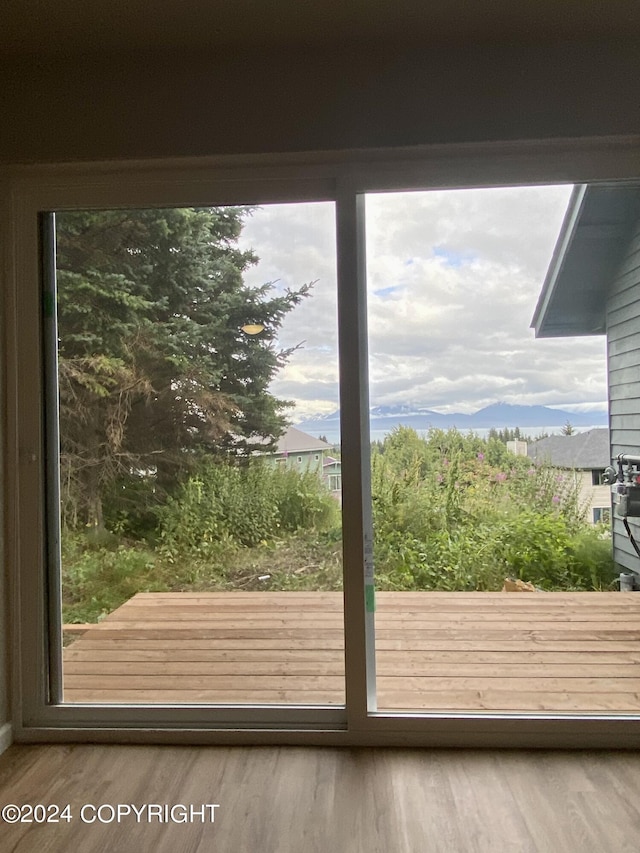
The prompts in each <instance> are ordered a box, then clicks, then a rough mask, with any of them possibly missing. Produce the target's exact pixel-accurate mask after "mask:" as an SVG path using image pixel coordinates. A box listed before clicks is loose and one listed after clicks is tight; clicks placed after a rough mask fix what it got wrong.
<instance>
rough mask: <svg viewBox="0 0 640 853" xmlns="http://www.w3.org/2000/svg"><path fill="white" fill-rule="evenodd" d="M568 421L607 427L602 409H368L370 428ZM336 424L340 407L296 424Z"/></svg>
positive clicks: (318, 427) (310, 428)
mask: <svg viewBox="0 0 640 853" xmlns="http://www.w3.org/2000/svg"><path fill="white" fill-rule="evenodd" d="M567 421H569V422H570V423H571V424H572V425H573V426H575V427H583V426H603V427H606V426H608V415H607V413H606V412H567V411H565V410H564V409H551V408H549V406H517V405H512V404H511V403H492V404H491V405H490V406H485V407H484V408H483V409H479V410H478V411H477V412H474V413H473V414H470V415H464V414H462V413H460V412H453V413H451V414H448V415H443V414H441V413H440V412H434V411H431V409H428V408H426V407H424V408H423V407H421V406H410V405H407V404H403V405H396V406H374V407H372V408H371V410H370V426H371V429H372V430H374V429H380V430H390V429H393V428H394V427H396V426H401V425H402V426H407V427H412V428H413V429H415V430H418V431H423V430H428V429H430V428H431V427H433V428H435V429H452V428H453V427H455V428H456V429H459V430H474V429H491V428H492V427H494V428H495V429H504V428H505V427H509V428H511V429H513V428H514V427H521V428H523V429H525V428H531V427H541V428H542V427H554V426H558V427H560V426H564V425H565V424H566V423H567ZM339 423H340V410H338V411H335V412H332V413H331V414H329V415H324V416H319V417H317V418H309V419H307V420H304V421H302V422H301V423H299V424H296V426H297V427H298V429H301V430H304V431H305V432H311V433H313V432H318V431H320V432H322V430H323V429H324V430H327V429H335V428H336V427H337V426H338V424H339Z"/></svg>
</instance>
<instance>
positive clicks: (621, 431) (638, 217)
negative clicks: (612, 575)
mask: <svg viewBox="0 0 640 853" xmlns="http://www.w3.org/2000/svg"><path fill="white" fill-rule="evenodd" d="M532 326H533V327H534V328H535V333H536V336H537V337H569V336H574V335H605V334H606V336H607V372H608V385H609V424H610V447H609V458H610V459H614V458H615V457H616V456H617V455H618V454H620V453H628V454H633V455H638V454H640V187H638V186H637V185H636V186H634V185H629V184H627V185H625V184H593V185H586V184H583V185H579V186H576V187H575V189H574V191H573V194H572V196H571V200H570V202H569V207H568V209H567V213H566V215H565V219H564V222H563V225H562V229H561V232H560V236H559V238H558V241H557V244H556V247H555V250H554V253H553V257H552V259H551V264H550V266H549V270H548V272H547V276H546V279H545V282H544V285H543V288H542V292H541V293H540V298H539V300H538V305H537V307H536V311H535V314H534V317H533V321H532ZM629 521H630V523H631V527H632V530H633V534H634V536H635V538H636V539H640V524H639V523H638V522H639V521H640V520H639V519H629ZM613 552H614V559H615V561H616V563H617V564H618V565H619V566H620V567H622V568H624V569H627V570H632V571H635V572H639V571H640V560H639V559H638V557H637V555H636V554H635V552H634V550H633V548H632V545H631V543H630V541H629V539H628V537H627V535H626V532H625V529H624V527H623V525H622V520H621V519H620V518H618V517H616V514H615V513H614V515H613Z"/></svg>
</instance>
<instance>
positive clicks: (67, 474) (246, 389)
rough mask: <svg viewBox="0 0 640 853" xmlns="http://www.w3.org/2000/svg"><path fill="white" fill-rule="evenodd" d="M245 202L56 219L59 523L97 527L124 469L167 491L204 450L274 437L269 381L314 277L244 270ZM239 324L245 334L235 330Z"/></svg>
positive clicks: (276, 410)
mask: <svg viewBox="0 0 640 853" xmlns="http://www.w3.org/2000/svg"><path fill="white" fill-rule="evenodd" d="M249 213H250V210H249V209H248V208H237V207H217V208H206V209H169V210H131V211H129V210H125V211H123V210H110V211H82V212H65V213H61V214H57V216H56V220H57V221H56V241H57V262H56V267H57V281H58V331H59V387H60V434H61V481H62V493H63V501H64V503H63V509H64V511H65V512H66V520H67V521H68V522H71V523H82V524H86V525H89V526H93V527H101V526H102V524H103V516H102V501H103V496H104V493H105V490H106V489H107V488H108V487H109V486H110V485H112V484H113V483H114V482H115V480H116V479H117V478H118V477H121V476H131V475H132V474H133V473H135V472H137V473H138V474H139V473H140V472H151V471H154V472H156V474H157V476H156V484H157V485H158V486H159V487H160V488H166V487H167V486H168V484H169V483H174V482H176V480H177V479H178V478H179V476H180V475H181V473H182V472H183V471H184V470H185V469H186V468H188V467H189V465H190V464H192V463H193V461H194V460H195V459H196V458H197V457H198V453H199V452H207V453H211V452H220V451H221V450H227V451H233V452H235V453H243V452H245V453H246V452H247V448H248V447H249V445H250V441H249V440H250V439H251V438H253V437H257V436H260V437H266V438H271V439H272V440H275V438H277V437H278V436H279V435H281V434H282V432H283V431H284V429H285V426H286V420H285V417H284V414H283V409H285V408H286V406H287V403H286V401H283V400H278V399H276V398H275V397H274V396H273V395H272V394H270V393H269V391H268V387H269V383H270V382H271V380H272V379H273V377H274V375H275V373H276V372H277V370H278V369H279V368H281V367H282V366H283V365H284V364H285V363H286V361H287V359H288V358H289V356H290V355H291V353H292V351H293V350H292V349H289V350H280V349H278V347H277V341H276V338H277V332H278V329H279V328H280V325H281V323H282V320H283V319H284V317H285V315H286V314H287V313H288V312H289V311H291V310H292V308H293V307H294V306H295V305H297V304H298V303H299V302H300V300H301V299H302V298H303V297H304V296H306V295H307V294H308V293H309V289H310V285H304V286H302V287H301V288H300V289H298V290H296V291H290V290H288V291H286V292H285V293H284V294H282V295H274V294H273V293H272V288H271V285H270V284H265V285H263V286H262V287H257V288H251V287H248V286H246V285H245V284H244V282H243V273H244V271H245V270H246V269H247V268H248V267H249V266H250V265H252V264H255V263H256V262H257V258H256V257H255V255H254V254H253V253H252V252H250V251H249V252H243V251H241V250H240V249H239V248H238V245H237V241H238V237H239V236H240V233H241V230H242V226H243V221H244V218H245V217H246V216H247V215H249ZM243 327H245V329H243Z"/></svg>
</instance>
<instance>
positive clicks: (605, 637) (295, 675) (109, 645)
mask: <svg viewBox="0 0 640 853" xmlns="http://www.w3.org/2000/svg"><path fill="white" fill-rule="evenodd" d="M343 647H344V643H343V629H342V595H341V593H330V592H320V593H313V592H224V593H202V592H199V593H138V594H137V595H135V596H134V597H133V598H131V599H130V600H129V601H127V602H126V603H125V604H124V605H122V607H120V608H118V609H117V610H115V611H114V612H113V613H111V614H110V615H109V616H108V617H107V618H106V619H105V620H104V621H103V622H101V623H99V624H98V625H95V626H93V627H90V628H89V629H88V630H87V631H86V632H85V633H84V634H82V635H81V636H79V637H77V638H76V639H75V640H74V641H73V642H72V644H71V645H69V646H68V647H67V648H66V649H65V651H64V699H65V701H66V702H89V703H92V702H99V703H108V704H118V703H125V702H126V703H129V702H134V703H143V704H144V703H152V704H153V703H159V702H168V703H172V704H174V703H177V704H180V703H198V702H203V703H206V704H218V703H224V704H227V703H239V704H247V703H250V704H255V703H265V704H272V703H275V704H282V703H294V704H313V705H340V704H342V703H344V661H343ZM376 650H377V656H376V657H377V689H378V707H379V708H380V709H381V710H409V711H410V710H424V711H429V710H432V711H438V712H441V711H451V712H456V711H487V712H500V711H506V712H509V711H522V712H527V711H530V712H557V713H602V712H614V713H615V712H626V713H638V712H640V595H638V594H636V593H617V592H616V593H608V592H605V593H597V592H594V593H587V592H583V593H481V592H472V593H445V592H380V593H378V595H377V612H376Z"/></svg>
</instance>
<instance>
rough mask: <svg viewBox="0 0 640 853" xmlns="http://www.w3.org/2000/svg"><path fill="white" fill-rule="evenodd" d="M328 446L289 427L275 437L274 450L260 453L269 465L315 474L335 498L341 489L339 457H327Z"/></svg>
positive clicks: (329, 447) (324, 442) (320, 440)
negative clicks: (281, 434) (278, 436)
mask: <svg viewBox="0 0 640 853" xmlns="http://www.w3.org/2000/svg"><path fill="white" fill-rule="evenodd" d="M330 449H331V445H330V444H329V443H328V442H326V441H324V440H323V439H321V438H314V437H313V436H312V435H309V434H308V433H306V432H303V431H302V430H300V429H297V428H296V427H289V429H288V430H287V431H286V432H285V433H284V435H283V436H281V437H280V438H279V439H278V443H277V444H276V449H275V450H274V451H272V452H271V453H266V454H264V455H265V459H266V460H267V461H268V462H270V463H271V464H273V465H282V466H284V467H286V468H293V469H294V470H296V471H313V472H314V473H317V474H318V476H319V477H320V478H321V480H322V482H323V483H325V485H326V486H327V488H328V489H329V491H331V492H332V494H334V496H336V497H338V496H339V495H340V494H341V489H342V468H341V462H340V460H339V459H334V457H333V456H327V451H329V450H330Z"/></svg>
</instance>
